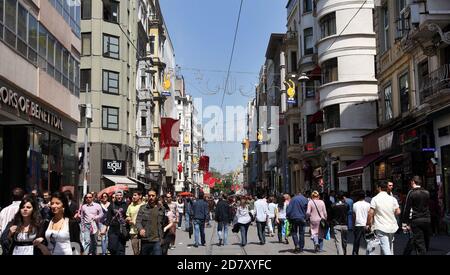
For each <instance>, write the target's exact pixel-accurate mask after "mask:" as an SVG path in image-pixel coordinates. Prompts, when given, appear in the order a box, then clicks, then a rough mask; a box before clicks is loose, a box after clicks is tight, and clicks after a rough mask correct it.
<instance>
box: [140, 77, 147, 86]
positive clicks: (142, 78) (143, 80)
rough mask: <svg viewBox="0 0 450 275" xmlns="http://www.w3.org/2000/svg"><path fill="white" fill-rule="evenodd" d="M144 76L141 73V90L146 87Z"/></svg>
mask: <svg viewBox="0 0 450 275" xmlns="http://www.w3.org/2000/svg"><path fill="white" fill-rule="evenodd" d="M146 78H147V77H146V76H145V75H141V90H143V89H145V88H146V84H145V82H146Z"/></svg>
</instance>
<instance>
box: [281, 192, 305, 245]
mask: <svg viewBox="0 0 450 275" xmlns="http://www.w3.org/2000/svg"><path fill="white" fill-rule="evenodd" d="M307 210H308V200H307V199H306V198H305V197H304V196H303V195H302V194H301V193H299V194H298V195H297V196H295V197H294V198H293V199H292V200H291V201H290V202H289V204H288V206H287V209H286V217H287V218H288V220H289V223H291V224H292V231H291V232H292V239H293V240H294V245H295V250H294V252H295V253H302V252H303V249H304V247H305V225H306V212H307ZM297 234H298V235H297Z"/></svg>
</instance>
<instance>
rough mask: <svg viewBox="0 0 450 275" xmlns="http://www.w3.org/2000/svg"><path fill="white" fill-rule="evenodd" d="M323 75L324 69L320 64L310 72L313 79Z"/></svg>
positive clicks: (309, 75)
mask: <svg viewBox="0 0 450 275" xmlns="http://www.w3.org/2000/svg"><path fill="white" fill-rule="evenodd" d="M321 76H322V70H321V69H320V67H319V66H316V67H315V68H314V69H313V70H312V71H311V72H309V74H308V77H309V78H310V79H312V80H314V79H319V80H320V79H321Z"/></svg>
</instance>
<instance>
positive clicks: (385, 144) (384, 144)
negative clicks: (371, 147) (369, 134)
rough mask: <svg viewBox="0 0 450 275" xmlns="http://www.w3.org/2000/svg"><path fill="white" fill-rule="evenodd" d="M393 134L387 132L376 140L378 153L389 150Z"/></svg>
mask: <svg viewBox="0 0 450 275" xmlns="http://www.w3.org/2000/svg"><path fill="white" fill-rule="evenodd" d="M393 138H394V132H389V133H387V134H385V135H383V136H381V137H379V138H378V149H379V150H380V152H383V151H386V150H389V149H391V147H392V140H393Z"/></svg>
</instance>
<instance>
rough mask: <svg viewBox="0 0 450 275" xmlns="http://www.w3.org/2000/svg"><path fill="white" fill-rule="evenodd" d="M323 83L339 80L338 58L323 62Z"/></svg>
mask: <svg viewBox="0 0 450 275" xmlns="http://www.w3.org/2000/svg"><path fill="white" fill-rule="evenodd" d="M322 71H323V75H322V83H323V84H327V83H330V82H333V81H338V64H337V58H333V59H330V60H327V61H325V62H324V63H323V64H322Z"/></svg>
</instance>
